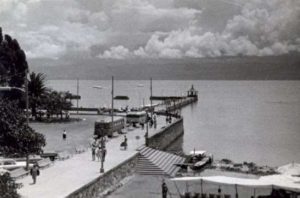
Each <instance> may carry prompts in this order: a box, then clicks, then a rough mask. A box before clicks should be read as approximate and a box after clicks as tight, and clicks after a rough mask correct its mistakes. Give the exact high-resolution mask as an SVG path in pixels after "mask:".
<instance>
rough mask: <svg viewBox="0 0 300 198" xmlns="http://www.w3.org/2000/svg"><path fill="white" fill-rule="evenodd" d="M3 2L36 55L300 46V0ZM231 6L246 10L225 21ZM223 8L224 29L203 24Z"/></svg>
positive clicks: (163, 54) (4, 18)
mask: <svg viewBox="0 0 300 198" xmlns="http://www.w3.org/2000/svg"><path fill="white" fill-rule="evenodd" d="M222 3H223V5H225V4H226V5H227V7H226V6H223V5H221V4H222ZM0 5H1V6H0V24H1V26H3V31H4V32H7V33H9V34H11V35H12V36H13V37H15V38H17V39H18V40H19V42H20V43H21V45H22V47H23V48H24V49H25V51H26V54H27V56H28V57H29V58H39V57H47V58H60V57H62V56H66V55H70V54H72V53H74V54H75V55H76V54H78V53H80V52H82V54H84V55H85V56H86V55H88V54H90V55H96V56H97V57H98V58H111V59H125V58H136V57H139V58H145V57H147V58H183V57H197V58H199V57H216V56H236V55H257V56H264V55H279V54H285V53H289V52H291V51H300V38H299V37H300V36H299V35H300V30H299V27H300V1H298V0H269V1H265V0H251V1H244V0H222V1H216V0H210V1H207V0H201V1H196V0H186V1H180V0H165V1H160V0H89V1H85V0H76V1H74V0H64V1H58V0H22V1H20V0H0ZM228 6H229V7H230V6H233V7H236V9H237V10H238V11H235V14H234V15H232V16H229V14H227V15H228V18H225V19H224V17H222V16H225V15H226V14H224V13H226V9H225V8H228ZM216 7H217V10H214V12H211V11H210V10H212V8H215V9H216ZM223 8H224V9H223ZM203 10H204V11H203ZM219 13H222V15H220V17H219V19H220V21H225V23H223V24H222V25H220V24H218V25H219V26H220V27H222V29H220V28H207V27H208V26H207V24H204V23H203V21H204V20H207V19H210V18H213V17H215V14H219ZM236 13H238V14H236ZM221 17H222V20H221ZM217 19H218V18H217ZM217 19H216V20H217ZM209 25H211V26H214V25H216V23H213V22H210V24H209Z"/></svg>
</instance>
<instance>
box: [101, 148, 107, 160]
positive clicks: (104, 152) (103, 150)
mask: <svg viewBox="0 0 300 198" xmlns="http://www.w3.org/2000/svg"><path fill="white" fill-rule="evenodd" d="M106 152H107V151H106V148H105V147H103V149H102V160H103V162H105V157H106Z"/></svg>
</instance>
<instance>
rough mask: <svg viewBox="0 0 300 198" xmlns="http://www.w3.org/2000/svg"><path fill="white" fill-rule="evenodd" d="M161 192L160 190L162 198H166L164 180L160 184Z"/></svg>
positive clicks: (166, 190)
mask: <svg viewBox="0 0 300 198" xmlns="http://www.w3.org/2000/svg"><path fill="white" fill-rule="evenodd" d="M161 190H162V198H167V195H168V187H167V184H166V183H165V181H164V180H163V181H162V184H161Z"/></svg>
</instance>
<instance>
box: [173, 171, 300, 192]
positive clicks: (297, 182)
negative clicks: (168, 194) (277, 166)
mask: <svg viewBox="0 0 300 198" xmlns="http://www.w3.org/2000/svg"><path fill="white" fill-rule="evenodd" d="M171 180H172V181H201V180H202V181H204V182H211V183H217V184H225V185H240V186H248V187H252V188H257V187H261V188H263V187H270V188H271V187H272V186H273V187H279V188H282V189H287V190H292V191H296V192H300V177H291V176H286V175H271V176H263V177H260V178H259V179H245V178H236V177H227V176H209V177H179V178H173V179H171Z"/></svg>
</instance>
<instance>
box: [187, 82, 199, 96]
mask: <svg viewBox="0 0 300 198" xmlns="http://www.w3.org/2000/svg"><path fill="white" fill-rule="evenodd" d="M187 96H188V97H195V98H196V99H198V91H197V90H196V89H195V88H194V85H192V87H191V88H190V89H189V90H188V92H187Z"/></svg>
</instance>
